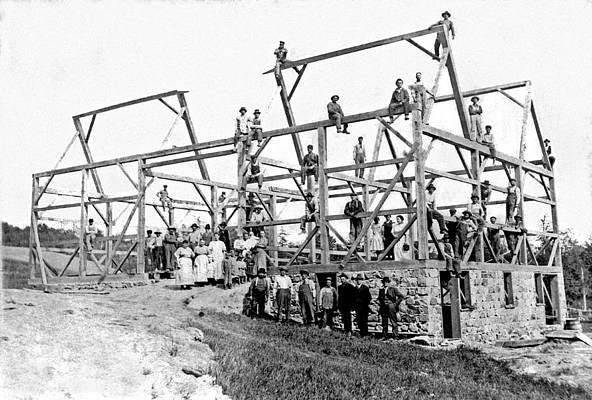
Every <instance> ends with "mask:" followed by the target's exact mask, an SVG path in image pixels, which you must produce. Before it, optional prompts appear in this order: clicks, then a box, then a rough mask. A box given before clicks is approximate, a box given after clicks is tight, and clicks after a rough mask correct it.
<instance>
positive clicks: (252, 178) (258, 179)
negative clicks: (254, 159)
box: [242, 172, 263, 189]
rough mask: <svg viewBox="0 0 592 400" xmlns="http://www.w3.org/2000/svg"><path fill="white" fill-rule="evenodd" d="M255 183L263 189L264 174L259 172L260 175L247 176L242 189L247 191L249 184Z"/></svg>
mask: <svg viewBox="0 0 592 400" xmlns="http://www.w3.org/2000/svg"><path fill="white" fill-rule="evenodd" d="M254 182H257V185H258V186H259V189H261V187H262V186H263V173H262V172H259V173H258V174H255V175H249V174H246V175H245V177H244V178H243V186H242V188H243V189H245V188H246V187H247V184H248V183H254Z"/></svg>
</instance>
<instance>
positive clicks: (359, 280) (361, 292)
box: [356, 273, 372, 337]
mask: <svg viewBox="0 0 592 400" xmlns="http://www.w3.org/2000/svg"><path fill="white" fill-rule="evenodd" d="M356 289H357V297H356V323H357V324H358V329H359V330H360V336H362V337H364V336H367V335H368V314H369V313H370V302H371V301H372V295H371V294H370V289H369V288H368V286H367V285H366V283H365V282H364V274H361V273H360V274H358V275H357V276H356Z"/></svg>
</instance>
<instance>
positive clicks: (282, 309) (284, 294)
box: [276, 289, 291, 321]
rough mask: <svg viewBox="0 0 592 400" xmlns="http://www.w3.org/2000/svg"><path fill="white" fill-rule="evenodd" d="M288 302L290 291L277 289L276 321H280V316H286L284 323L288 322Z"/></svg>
mask: <svg viewBox="0 0 592 400" xmlns="http://www.w3.org/2000/svg"><path fill="white" fill-rule="evenodd" d="M290 300H291V299H290V289H278V291H277V294H276V303H277V315H276V319H277V320H278V321H279V320H280V319H282V314H285V315H286V321H289V320H290Z"/></svg>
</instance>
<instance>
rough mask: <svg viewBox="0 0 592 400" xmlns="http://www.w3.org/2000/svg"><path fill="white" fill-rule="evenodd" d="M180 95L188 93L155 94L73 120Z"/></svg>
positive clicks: (88, 113) (76, 116)
mask: <svg viewBox="0 0 592 400" xmlns="http://www.w3.org/2000/svg"><path fill="white" fill-rule="evenodd" d="M180 93H187V91H179V90H172V91H169V92H165V93H159V94H154V95H151V96H146V97H141V98H139V99H135V100H130V101H125V102H123V103H118V104H114V105H112V106H108V107H103V108H99V109H97V110H93V111H88V112H85V113H82V114H78V115H75V116H74V117H73V118H82V117H88V116H89V115H96V114H101V113H104V112H107V111H112V110H116V109H118V108H122V107H129V106H133V105H135V104H140V103H145V102H147V101H152V100H158V99H161V98H164V97H171V96H176V95H178V94H180Z"/></svg>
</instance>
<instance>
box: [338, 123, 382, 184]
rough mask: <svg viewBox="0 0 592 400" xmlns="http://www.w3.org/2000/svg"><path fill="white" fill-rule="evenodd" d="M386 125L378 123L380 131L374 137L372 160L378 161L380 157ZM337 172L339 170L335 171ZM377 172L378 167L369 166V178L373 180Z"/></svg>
mask: <svg viewBox="0 0 592 400" xmlns="http://www.w3.org/2000/svg"><path fill="white" fill-rule="evenodd" d="M383 130H384V127H383V126H382V124H378V131H377V132H376V138H375V139H374V150H373V151H372V162H376V161H378V158H379V157H380V146H381V145H382V136H383V134H382V131H383ZM334 172H337V171H334ZM375 173H376V167H369V168H368V180H369V181H373V180H374V175H375Z"/></svg>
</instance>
